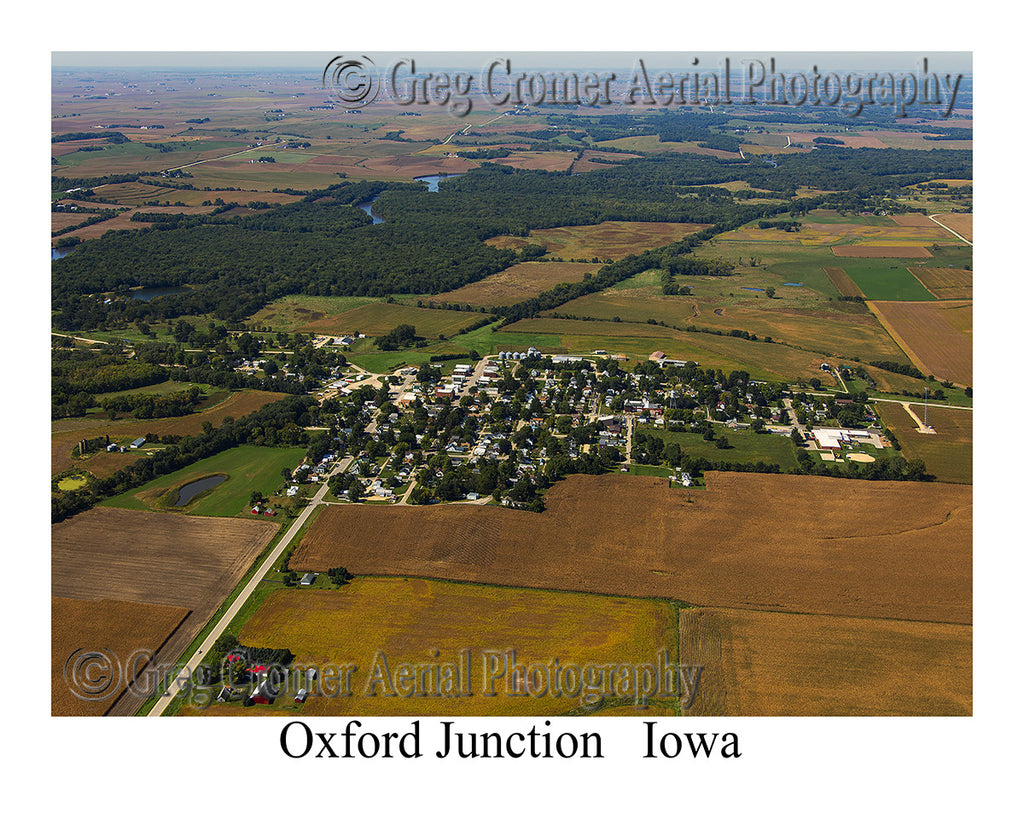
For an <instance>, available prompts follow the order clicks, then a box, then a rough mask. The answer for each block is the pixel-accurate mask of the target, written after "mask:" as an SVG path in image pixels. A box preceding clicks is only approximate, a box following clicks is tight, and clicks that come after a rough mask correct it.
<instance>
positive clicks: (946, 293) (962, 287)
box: [910, 267, 974, 299]
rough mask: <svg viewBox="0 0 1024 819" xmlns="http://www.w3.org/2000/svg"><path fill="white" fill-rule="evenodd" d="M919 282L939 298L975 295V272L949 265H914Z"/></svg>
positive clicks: (914, 271)
mask: <svg viewBox="0 0 1024 819" xmlns="http://www.w3.org/2000/svg"><path fill="white" fill-rule="evenodd" d="M910 272H911V273H913V274H914V275H915V276H916V277H917V280H918V281H919V282H921V284H923V285H924V286H925V287H927V288H928V292H929V293H931V294H932V295H933V296H935V298H937V299H969V298H972V297H973V295H974V273H973V271H971V270H957V269H955V268H947V267H912V268H910Z"/></svg>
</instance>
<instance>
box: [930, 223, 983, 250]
mask: <svg viewBox="0 0 1024 819" xmlns="http://www.w3.org/2000/svg"><path fill="white" fill-rule="evenodd" d="M928 218H929V219H931V220H932V221H933V222H934V223H935V224H937V225H938V226H939V227H940V228H943V229H944V230H948V231H949V232H950V233H952V234H953V235H954V236H956V238H957V239H959V240H960V241H961V242H966V243H967V244H968V245H970V246H971V247H974V244H973V243H972V242H969V241H968V240H967V239H966V238H965V237H963V236H961V235H960V234H959V233H957V232H956V231H955V230H953V228H951V227H949V226H948V225H944V224H942V222H940V221H939V220H938V219H936V218H935V217H934V216H929V217H928Z"/></svg>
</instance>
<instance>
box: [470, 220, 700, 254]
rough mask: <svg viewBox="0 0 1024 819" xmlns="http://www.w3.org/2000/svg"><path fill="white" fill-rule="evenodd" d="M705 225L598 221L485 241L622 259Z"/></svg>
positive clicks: (687, 234) (517, 246) (670, 241)
mask: <svg viewBox="0 0 1024 819" xmlns="http://www.w3.org/2000/svg"><path fill="white" fill-rule="evenodd" d="M706 227H707V225H695V224H686V223H683V224H680V223H676V222H602V223H601V224H599V225H576V226H573V227H559V228H546V229H544V230H533V231H531V232H530V235H529V236H526V237H522V236H496V237H495V238H493V239H488V240H487V244H489V245H492V246H494V247H499V248H512V249H513V250H520V249H522V248H524V247H526V245H529V244H540V245H544V247H546V248H547V251H548V255H550V256H557V257H559V258H561V259H563V260H565V261H572V260H573V259H575V260H578V261H590V260H591V259H593V258H597V259H599V260H601V261H605V260H607V259H611V260H613V261H615V260H617V259H622V258H624V257H626V256H629V255H630V254H633V253H641V252H643V251H644V250H649V249H650V248H655V247H662V246H664V245H668V244H671V243H672V242H678V241H679V240H680V239H685V238H686V237H687V236H690V235H692V234H694V233H697V232H698V231H700V230H702V229H704V228H706Z"/></svg>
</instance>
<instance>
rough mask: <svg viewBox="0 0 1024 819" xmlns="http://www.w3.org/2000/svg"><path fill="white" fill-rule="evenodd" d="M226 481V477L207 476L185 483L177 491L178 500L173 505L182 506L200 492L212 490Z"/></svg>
mask: <svg viewBox="0 0 1024 819" xmlns="http://www.w3.org/2000/svg"><path fill="white" fill-rule="evenodd" d="M227 479H228V476H227V475H207V476H206V477H205V478H200V479H199V480H197V481H192V482H191V483H187V484H185V485H184V486H183V487H181V489H179V490H178V499H177V500H176V501H175V502H174V505H175V506H184V505H185V504H186V503H188V502H189V501H190V500H192V498H194V497H195V496H196V495H198V494H199V493H200V492H205V491H206V490H207V489H213V487H215V486H218V485H220V484H222V483H224V481H226V480H227Z"/></svg>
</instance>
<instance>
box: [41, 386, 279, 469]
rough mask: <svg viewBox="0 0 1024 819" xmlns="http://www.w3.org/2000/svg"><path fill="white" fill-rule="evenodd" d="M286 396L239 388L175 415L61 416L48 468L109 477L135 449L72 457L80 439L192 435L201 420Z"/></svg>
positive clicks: (55, 425)
mask: <svg viewBox="0 0 1024 819" xmlns="http://www.w3.org/2000/svg"><path fill="white" fill-rule="evenodd" d="M286 397H287V395H286V394H285V393H280V392H260V391H257V390H239V391H238V392H235V393H232V394H231V395H230V396H228V397H227V398H226V399H225V400H224V401H221V402H220V403H219V404H216V405H214V406H212V407H209V408H208V409H205V410H203V411H201V412H196V413H193V414H192V415H183V416H180V417H177V418H152V419H148V420H137V419H134V418H126V419H123V420H120V421H108V420H105V419H100V418H97V417H96V416H86V417H84V418H62V419H61V420H59V421H53V422H52V423H51V425H50V430H51V435H50V471H51V474H52V475H59V474H60V473H61V472H63V471H65V470H66V469H71V468H73V467H78V468H80V469H83V470H87V471H89V472H92V473H93V474H94V475H96V476H97V477H101V478H102V477H109V476H110V475H113V474H114V473H115V472H117V470H118V469H121V467H123V466H127V465H128V464H130V463H132V462H134V461H135V459H136V458H138V457H139V455H140V453H139V451H138V450H129V451H128V452H106V451H100V452H96V453H92V454H90V455H89V456H88V457H86V458H76V457H74V455H73V454H72V453H73V452H74V449H75V446H76V445H77V444H78V442H79V441H80V440H82V439H83V438H97V437H99V436H100V435H109V436H110V440H111V442H114V441H116V442H118V443H123V444H128V443H129V442H131V441H132V440H134V439H135V438H138V437H140V436H143V435H146V434H148V433H150V432H152V433H154V434H156V435H193V434H195V433H197V432H199V431H200V430H201V429H202V427H203V423H204V422H209V423H210V424H212V425H213V426H215V427H217V426H220V424H221V422H222V421H223V420H224V419H225V418H227V417H228V416H231V417H232V418H241V417H242V416H243V415H248V414H249V413H250V412H255V411H256V410H258V409H259V408H260V407H262V406H264V405H265V404H269V403H271V402H273V401H279V400H281V399H282V398H286Z"/></svg>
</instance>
